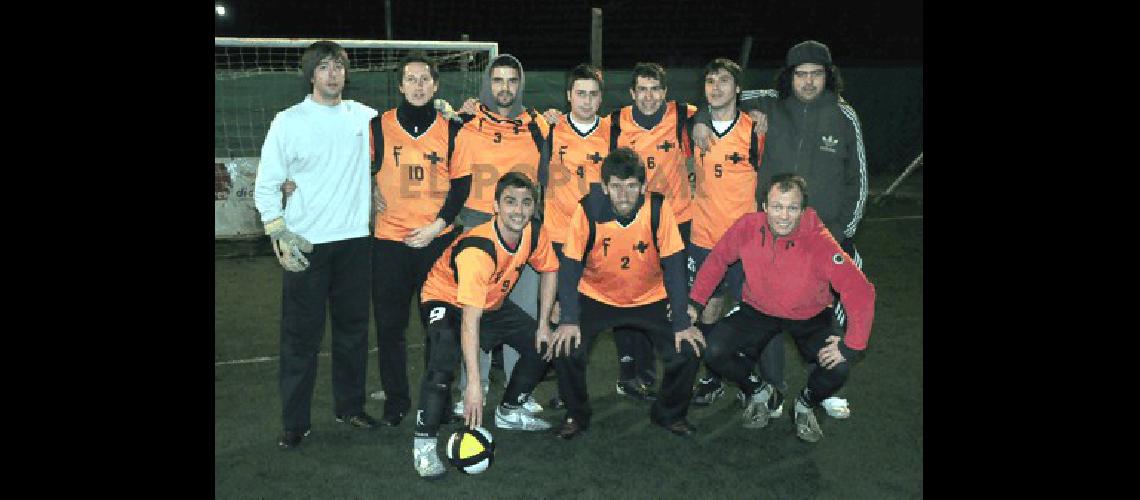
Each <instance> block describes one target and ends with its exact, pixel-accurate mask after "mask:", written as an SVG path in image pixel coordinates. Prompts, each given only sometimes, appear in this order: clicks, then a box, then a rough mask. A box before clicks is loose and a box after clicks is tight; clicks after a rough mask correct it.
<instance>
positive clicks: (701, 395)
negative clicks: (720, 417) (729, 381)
mask: <svg viewBox="0 0 1140 500" xmlns="http://www.w3.org/2000/svg"><path fill="white" fill-rule="evenodd" d="M723 395H724V382H721V381H720V380H713V379H708V378H703V379H701V380H698V381H697V386H696V387H694V388H693V404H695V405H697V406H708V405H711V404H712V403H713V401H716V400H717V399H720V397H721V396H723Z"/></svg>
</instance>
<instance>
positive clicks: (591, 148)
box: [542, 115, 610, 243]
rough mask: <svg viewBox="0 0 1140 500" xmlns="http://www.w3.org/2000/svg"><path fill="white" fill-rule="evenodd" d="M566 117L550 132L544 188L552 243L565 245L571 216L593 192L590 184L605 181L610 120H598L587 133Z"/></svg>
mask: <svg viewBox="0 0 1140 500" xmlns="http://www.w3.org/2000/svg"><path fill="white" fill-rule="evenodd" d="M569 119H570V117H569V115H567V116H566V117H564V119H563V120H560V121H559V122H558V124H557V125H555V126H554V128H553V129H552V130H551V132H550V136H549V138H548V140H549V141H550V145H551V146H550V164H549V174H548V177H547V181H546V189H545V197H546V200H545V206H544V210H543V214H542V216H543V226H544V227H546V229H547V231H550V240H551V241H553V242H555V243H565V242H566V231H567V230H568V229H569V227H570V217H571V216H573V215H574V210H575V209H576V208H577V207H578V201H579V200H581V199H582V197H583V196H586V194H588V193H589V192H590V184H592V183H600V182H601V179H602V160H604V159H605V158H606V155H607V154H609V149H610V118H609V117H608V116H607V117H603V118H599V119H598V120H597V124H596V125H595V126H594V128H592V129H590V130H589V131H587V132H586V133H585V134H580V133H578V130H577V129H575V128H574V126H573V125H571V124H570V123H569V121H568V120H569Z"/></svg>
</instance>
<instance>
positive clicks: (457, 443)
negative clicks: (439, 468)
mask: <svg viewBox="0 0 1140 500" xmlns="http://www.w3.org/2000/svg"><path fill="white" fill-rule="evenodd" d="M447 461H448V462H450V463H451V465H454V466H455V468H456V469H459V472H462V473H464V474H478V473H480V472H483V471H485V470H487V469H488V468H490V467H491V462H494V461H495V442H494V441H493V440H492V439H491V433H490V432H487V429H484V428H482V427H476V428H475V429H474V430H472V429H468V428H466V427H464V428H463V429H460V430H458V431H455V432H454V433H452V434H451V437H449V438H447Z"/></svg>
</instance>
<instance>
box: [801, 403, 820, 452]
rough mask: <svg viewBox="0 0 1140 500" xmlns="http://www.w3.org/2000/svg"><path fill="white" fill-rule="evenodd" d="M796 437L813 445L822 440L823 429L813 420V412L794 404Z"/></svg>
mask: <svg viewBox="0 0 1140 500" xmlns="http://www.w3.org/2000/svg"><path fill="white" fill-rule="evenodd" d="M795 420H796V436H797V437H799V438H800V439H802V440H804V441H807V442H809V443H815V442H817V441H819V440H820V439H822V438H823V429H820V428H819V422H818V421H817V420H816V419H815V412H813V411H812V410H811V408H807V407H804V406H801V405H800V404H799V403H796V419H795Z"/></svg>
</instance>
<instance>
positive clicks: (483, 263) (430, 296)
mask: <svg viewBox="0 0 1140 500" xmlns="http://www.w3.org/2000/svg"><path fill="white" fill-rule="evenodd" d="M497 221H498V217H492V218H491V220H490V221H488V222H485V223H483V224H480V225H478V226H475V227H474V228H473V229H471V230H470V231H468V232H466V233H463V234H462V235H460V236H459V237H458V238H456V240H455V241H453V242H452V243H451V246H449V247H447V249H446V250H444V251H443V254H442V255H440V257H439V259H438V260H436V261H435V264H434V265H432V268H431V271H430V272H428V277H427V280H425V281H424V287H423V291H422V292H420V302H421V303H426V302H429V301H433V300H438V301H442V302H447V303H448V304H452V305H454V306H456V307H460V308H462V307H463V306H475V307H479V308H482V309H483V310H486V311H493V310H496V309H498V308H499V307H501V306H502V305H503V300H505V299H506V298H507V296H508V295H510V294H511V290H512V289H514V287H515V284H516V283H517V282H518V279H519V274H520V273H521V272H522V269H523V266H525V265H526V264H527V263H530V265H531V266H533V267H534V269H535V270H536V271H538V272H542V273H545V272H553V271H557V270H558V256H557V255H555V253H554V249H553V248H552V247H551V246H550V237H549V235H548V234H547V232H546V231H545V230H544V229H541V228H540V229H538V242H537V245H535V247H534V251H533V252H531V238H532V234H531V232H532V231H534V230H535V225H534V223H530V224H527V226H526V228H525V229H523V233H522V237H521V238H519V244H518V246H517V247H516V248H515V249H514V250H509V249H508V247H507V245H506V244H505V243H504V242H503V239H502V237H501V236H500V235H499V230H498V228H497V226H496V222H497Z"/></svg>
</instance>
